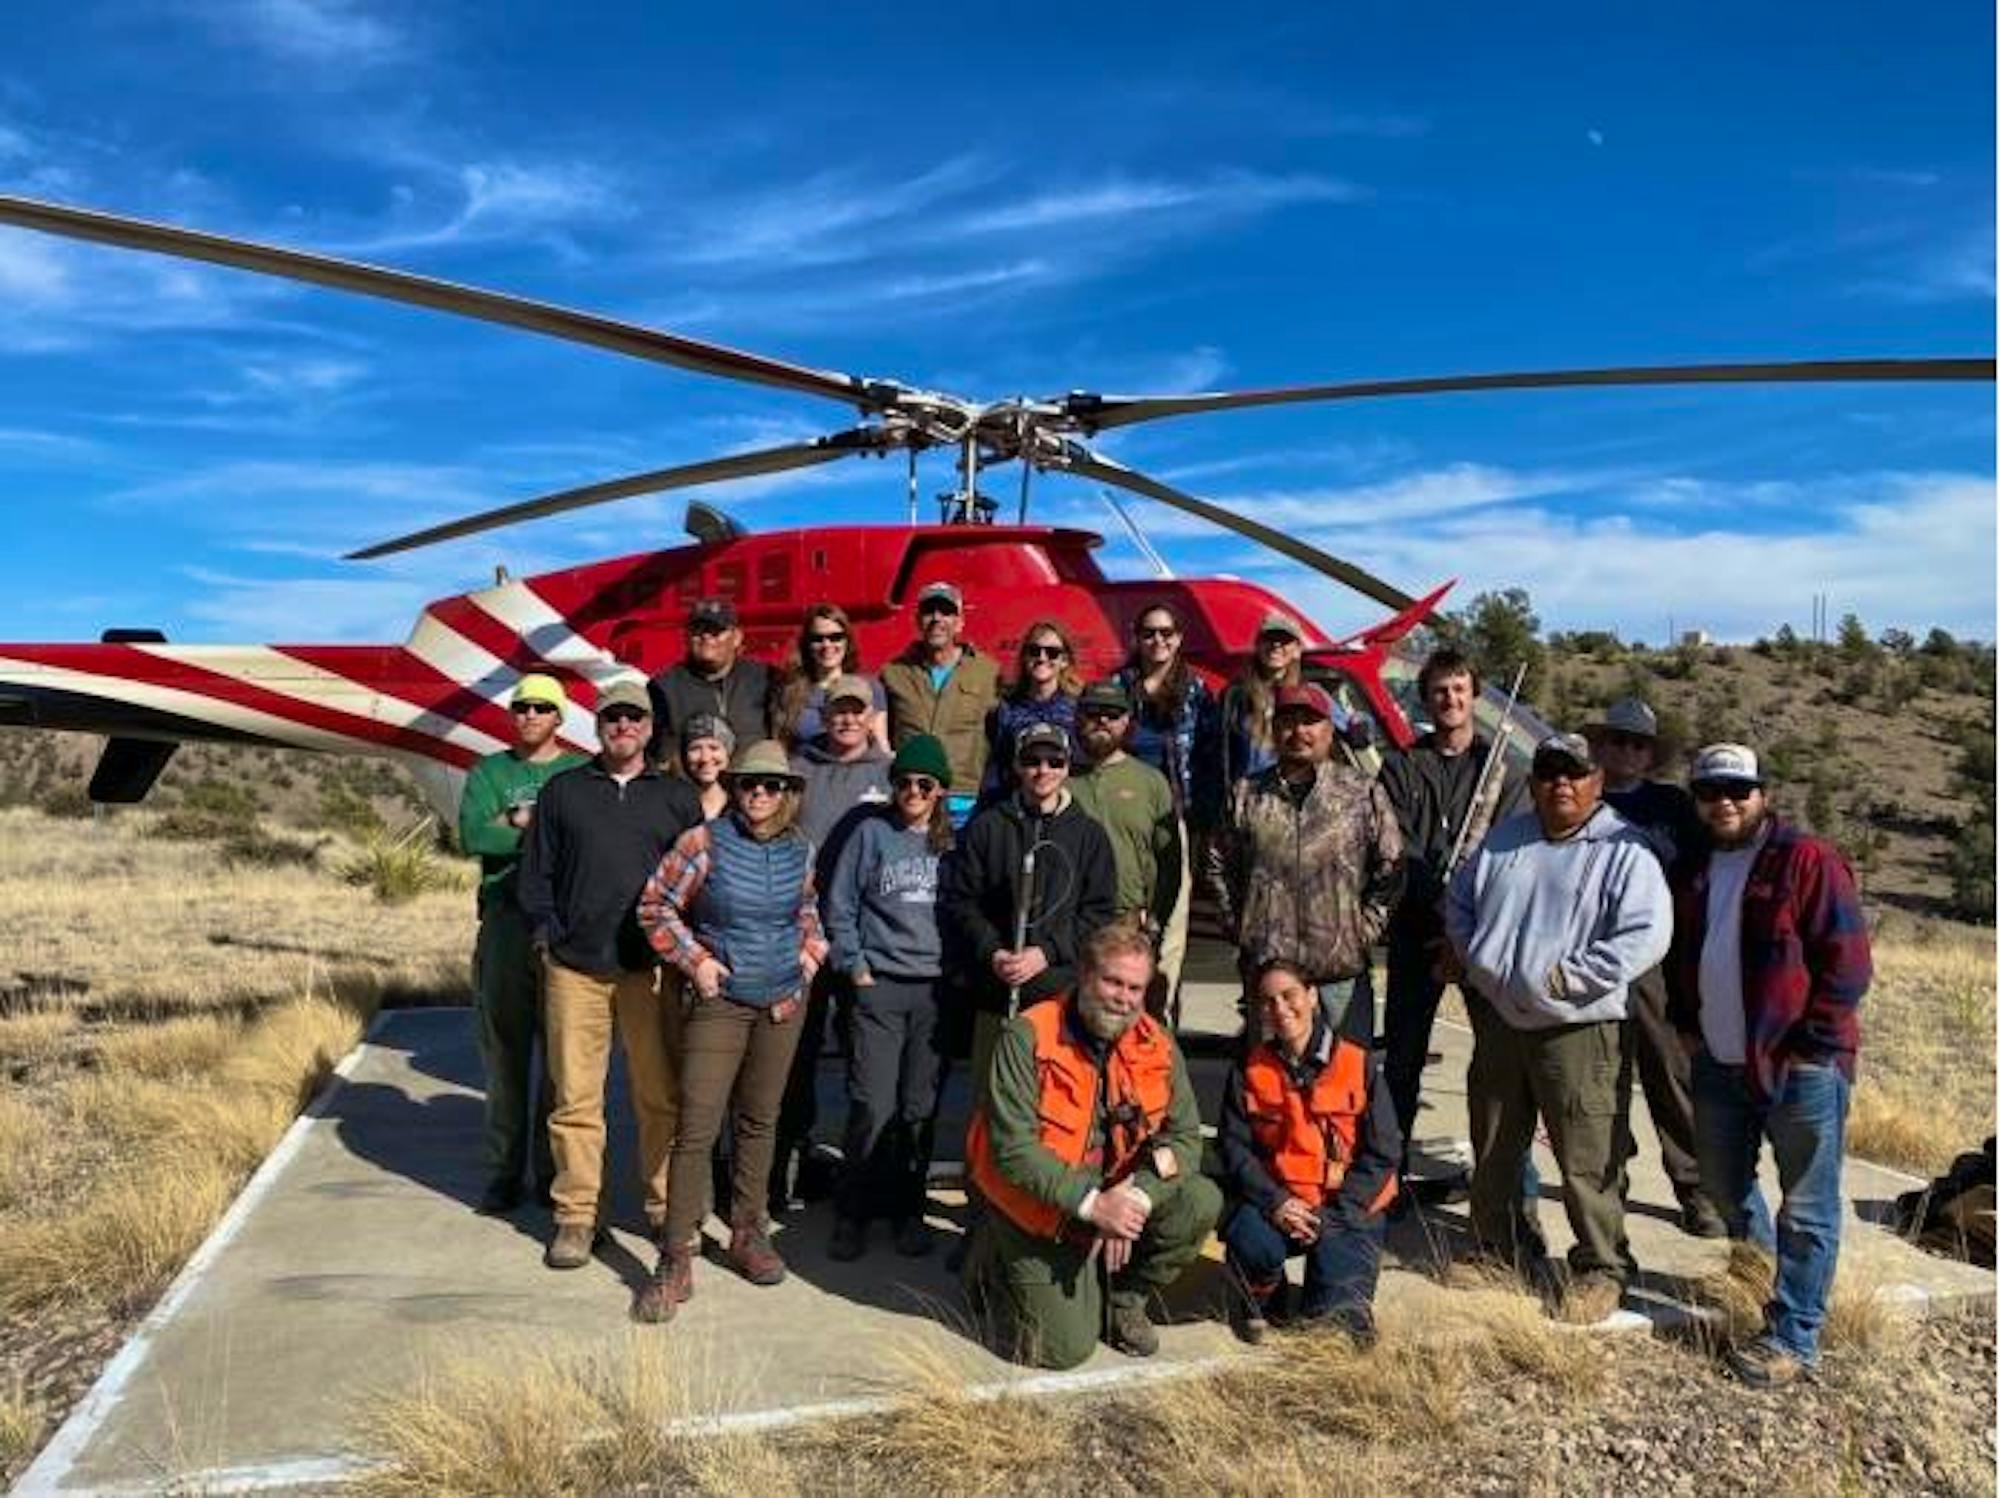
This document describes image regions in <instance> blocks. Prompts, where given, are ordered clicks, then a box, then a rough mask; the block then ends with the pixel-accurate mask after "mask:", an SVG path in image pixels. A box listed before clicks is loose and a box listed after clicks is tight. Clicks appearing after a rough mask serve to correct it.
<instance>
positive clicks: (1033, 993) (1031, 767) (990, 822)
mask: <svg viewBox="0 0 2000 1498" xmlns="http://www.w3.org/2000/svg"><path fill="white" fill-rule="evenodd" d="M1014 764H1015V767H1016V769H1018V770H1019V772H1020V777H1021V779H1020V789H1019V790H1018V791H1017V792H1015V794H1013V795H1011V796H1009V797H1007V798H1006V799H1005V800H1004V801H999V802H996V803H994V804H993V805H992V806H989V807H988V808H987V809H986V810H985V811H983V812H981V813H979V815H977V816H976V817H974V818H973V819H972V821H971V823H970V824H969V825H968V826H967V827H966V829H965V834H964V836H963V837H962V838H961V839H960V841H959V846H958V848H957V850H956V851H955V852H954V853H953V854H952V855H951V856H950V857H949V858H947V859H946V860H945V863H944V867H943V869H942V870H941V873H940V879H939V889H938V925H939V929H940V931H941V932H942V934H943V936H944V939H945V942H946V949H945V950H946V961H947V963H949V964H951V965H953V966H956V967H958V968H959V969H960V970H962V971H965V972H967V973H968V974H969V977H970V982H971V987H972V1002H973V1007H974V1010H975V1013H974V1017H973V1033H972V1085H973V1089H974V1091H975V1093H976V1092H977V1091H978V1090H979V1089H981V1088H983V1087H984V1086H985V1085H986V1073H987V1068H988V1067H989V1066H990V1065H991V1064H992V1060H993V1047H994V1045H995V1044H996V1043H997V1042H998V1041H999V1038H1000V1031H1001V1029H1002V1027H1003V1026H1004V1025H1005V1024H1006V1021H1007V1018H1008V1014H1009V1011H1010V1009H1017V1008H1025V1007H1026V1006H1028V1005H1030V1004H1034V1003H1038V1002H1040V1001H1041V1000H1043V999H1047V998H1053V997H1055V996H1056V995H1059V994H1064V993H1068V992H1070V991H1072V990H1073V989H1074V988H1075V987H1076V973H1077V966H1076V965H1077V957H1078V954H1079V953H1080V951H1081V950H1082V947H1083V943H1084V941H1085V940H1086V939H1087V938H1088V937H1089V936H1090V935H1091V933H1092V932H1094V931H1096V930H1097V929H1098V928H1099V927H1101V926H1104V925H1107V924H1109V923H1110V921H1111V919H1112V917H1113V916H1114V915H1116V913H1117V908H1118V868H1117V864H1116V862H1115V860H1114V859H1113V858H1112V855H1111V840H1110V838H1108V837H1107V836H1106V835H1105V832H1104V829H1103V828H1102V827H1100V826H1098V824H1097V823H1096V822H1094V821H1092V820H1091V819H1090V817H1088V816H1087V815H1085V814H1084V812H1083V810H1082V809H1081V808H1080V807H1078V806H1077V804H1076V802H1075V801H1074V800H1073V799H1072V798H1071V796H1070V793H1069V790H1068V787H1067V784H1066V782H1067V781H1068V780H1069V735H1068V734H1067V733H1066V732H1064V731H1063V730H1062V729H1061V728H1059V727H1056V726H1055V725H1054V724H1050V723H1037V724H1033V725H1031V726H1030V727H1029V728H1027V729H1025V730H1023V732H1022V733H1021V735H1020V737H1019V738H1018V739H1017V740H1016V742H1015V751H1014ZM1031 849H1032V850H1033V852H1034V870H1033V874H1032V877H1031V879H1029V880H1025V881H1024V877H1023V865H1024V861H1025V859H1026V857H1027V855H1028V853H1029V851H1030V850H1031ZM1024 882H1025V883H1027V885H1028V891H1027V893H1028V900H1027V910H1026V913H1027V917H1028V919H1027V927H1026V930H1027V935H1026V938H1025V939H1024V940H1018V941H1017V939H1016V932H1017V929H1018V928H1019V916H1020V913H1021V903H1020V894H1021V890H1022V887H1023V884H1024Z"/></svg>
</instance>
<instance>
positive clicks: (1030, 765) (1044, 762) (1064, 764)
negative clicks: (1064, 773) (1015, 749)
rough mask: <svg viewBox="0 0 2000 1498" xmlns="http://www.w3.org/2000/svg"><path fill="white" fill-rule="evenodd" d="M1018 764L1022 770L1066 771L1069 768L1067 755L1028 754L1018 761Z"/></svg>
mask: <svg viewBox="0 0 2000 1498" xmlns="http://www.w3.org/2000/svg"><path fill="white" fill-rule="evenodd" d="M1020 764H1021V768H1022V769H1024V770H1067V769H1068V768H1069V756H1068V755H1067V754H1030V755H1027V756H1025V757H1024V758H1023V759H1022V760H1021V761H1020Z"/></svg>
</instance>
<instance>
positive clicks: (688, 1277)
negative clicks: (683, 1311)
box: [632, 1243, 694, 1326]
mask: <svg viewBox="0 0 2000 1498" xmlns="http://www.w3.org/2000/svg"><path fill="white" fill-rule="evenodd" d="M693 1294H694V1251H693V1250H692V1249H690V1248H689V1247H688V1246H687V1245H686V1244H685V1243H683V1244H681V1245H679V1246H678V1247H675V1248H666V1249H662V1250H661V1251H660V1262H659V1265H658V1267H657V1268H655V1269H654V1270H653V1276H652V1278H651V1279H649V1280H647V1281H646V1283H645V1285H644V1286H642V1287H641V1288H640V1291H639V1294H638V1296H637V1297H636V1298H635V1299H634V1300H633V1302H632V1319H633V1320H634V1321H643V1322H646V1323H648V1324H649V1325H655V1326H656V1325H658V1324H659V1323H661V1322H663V1321H671V1320H673V1319H674V1312H675V1310H676V1309H678V1308H679V1307H680V1305H681V1304H682V1303H683V1302H684V1301H686V1300H687V1299H689V1298H690V1297H691V1296H692V1295H693Z"/></svg>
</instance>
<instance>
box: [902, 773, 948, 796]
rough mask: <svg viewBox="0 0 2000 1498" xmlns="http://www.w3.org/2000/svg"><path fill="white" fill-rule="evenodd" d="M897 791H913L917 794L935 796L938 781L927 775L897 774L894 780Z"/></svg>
mask: <svg viewBox="0 0 2000 1498" xmlns="http://www.w3.org/2000/svg"><path fill="white" fill-rule="evenodd" d="M895 785H896V789H897V790H899V791H915V792H916V793H917V794H918V795H919V796H935V795H936V794H937V793H938V790H939V786H938V783H937V782H936V781H935V780H933V779H931V778H930V776H928V775H898V776H897V777H896V780H895Z"/></svg>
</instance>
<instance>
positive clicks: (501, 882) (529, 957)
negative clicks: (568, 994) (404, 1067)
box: [458, 674, 584, 1213]
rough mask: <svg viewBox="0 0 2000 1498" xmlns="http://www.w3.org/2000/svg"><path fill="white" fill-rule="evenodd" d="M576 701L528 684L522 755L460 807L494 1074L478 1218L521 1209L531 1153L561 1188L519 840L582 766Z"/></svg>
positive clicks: (522, 708) (477, 990) (539, 1180)
mask: <svg viewBox="0 0 2000 1498" xmlns="http://www.w3.org/2000/svg"><path fill="white" fill-rule="evenodd" d="M568 701H569V699H568V698H567V697H566V696H565V695H564V693H563V689H562V683H561V682H559V681H557V680H556V679H555V678H554V677H552V676H542V675H539V674H531V675H528V676H523V677H522V678H521V680H520V682H519V683H518V684H517V685H516V686H515V688H514V695H513V698H512V699H511V701H510V702H509V703H508V708H509V711H511V712H512V714H513V717H514V747H513V748H512V749H504V750H502V751H501V752H500V753H498V754H489V755H488V756H487V757H486V758H485V759H482V760H481V761H479V763H478V764H476V765H474V766H473V767H472V770H471V772H470V773H469V774H468V775H467V776H466V777H465V791H464V793H463V794H462V795H461V796H460V797H459V802H458V843H459V846H460V847H461V848H462V849H464V851H466V852H467V853H472V854H476V855H478V858H479V940H478V944H477V945H476V946H475V947H474V948H473V955H472V983H473V990H474V1005H475V1009H476V1012H477V1020H478V1027H479V1028H478V1035H479V1056H480V1060H481V1062H482V1063H483V1064H484V1066H485V1068H486V1190H485V1193H484V1194H483V1195H482V1196H481V1197H480V1199H479V1210H480V1211H481V1212H488V1213H500V1212H511V1211H512V1210H513V1209H514V1208H515V1207H517V1206H519V1205H520V1203H521V1175H522V1172H523V1170H524V1169H525V1168H526V1166H527V1165H528V1163H529V1152H530V1148H531V1147H532V1150H533V1160H534V1175H535V1189H536V1190H537V1192H546V1191H547V1190H548V1187H549V1183H550V1182H551V1181H553V1180H554V1179H555V1174H556V1168H555V1162H554V1160H553V1159H552V1158H551V1156H550V1153H549V1102H550V1089H549V1085H548V1064H547V1062H546V1061H544V1063H543V1066H542V1087H541V1089H540V1091H539V1093H538V1094H536V1096H535V1097H534V1100H533V1102H532V1104H531V1102H530V1097H529V1093H530V1080H531V1078H532V1076H533V1074H534V1061H535V1050H536V1047H537V1045H538V1044H539V1043H540V1041H541V1038H542V985H541V972H540V969H539V967H538V966H537V964H536V962H535V958H534V950H533V944H532V943H531V942H530V941H529V939H528V923H527V918H526V917H525V916H524V915H522V913H521V905H520V901H519V900H518V898H517V897H516V886H515V875H516V873H517V872H518V870H519V868H520V864H521V837H522V834H523V833H524V832H526V831H527V829H528V826H529V824H530V823H531V822H532V821H533V820H534V815H535V799H536V797H538V796H539V795H541V791H542V787H543V786H544V785H546V784H547V783H548V781H549V779H550V777H551V776H554V775H556V774H559V773H560V772H562V771H564V770H567V769H569V768H570V767H571V766H572V765H580V764H582V763H583V759H584V757H583V756H582V755H581V754H575V753H571V752H570V751H567V750H565V749H564V748H563V747H562V744H561V742H560V741H559V740H558V738H557V732H558V730H559V729H560V728H561V727H562V720H563V708H564V707H565V706H567V705H568Z"/></svg>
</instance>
